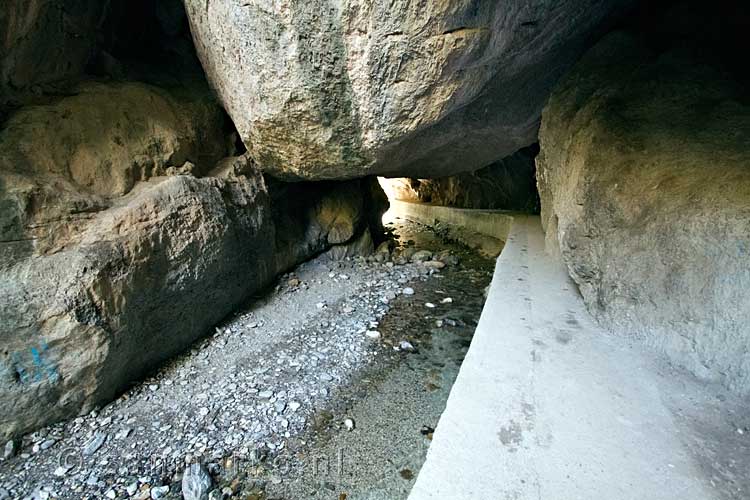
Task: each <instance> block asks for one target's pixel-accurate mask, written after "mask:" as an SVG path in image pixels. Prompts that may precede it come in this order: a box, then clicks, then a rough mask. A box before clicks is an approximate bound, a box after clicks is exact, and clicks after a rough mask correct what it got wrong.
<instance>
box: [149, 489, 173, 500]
mask: <svg viewBox="0 0 750 500" xmlns="http://www.w3.org/2000/svg"><path fill="white" fill-rule="evenodd" d="M167 493H169V486H157V487H155V488H151V498H152V500H159V499H160V498H164V497H165V496H167Z"/></svg>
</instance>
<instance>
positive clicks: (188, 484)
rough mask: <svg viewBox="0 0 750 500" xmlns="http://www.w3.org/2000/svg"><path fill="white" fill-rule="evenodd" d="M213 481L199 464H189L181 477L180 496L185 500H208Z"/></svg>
mask: <svg viewBox="0 0 750 500" xmlns="http://www.w3.org/2000/svg"><path fill="white" fill-rule="evenodd" d="M211 486H213V481H212V479H211V476H210V475H209V473H208V470H206V468H205V467H204V466H203V465H202V464H199V463H194V464H190V466H189V467H188V468H187V469H185V473H184V474H183V476H182V496H183V497H184V499H185V500H208V492H209V490H210V489H211Z"/></svg>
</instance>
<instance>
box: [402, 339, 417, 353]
mask: <svg viewBox="0 0 750 500" xmlns="http://www.w3.org/2000/svg"><path fill="white" fill-rule="evenodd" d="M398 347H399V349H401V350H402V351H406V352H414V351H416V349H415V348H414V346H413V345H412V343H411V342H409V341H408V340H402V341H401V342H399V344H398Z"/></svg>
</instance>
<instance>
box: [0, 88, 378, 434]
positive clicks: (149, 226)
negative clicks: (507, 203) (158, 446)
mask: <svg viewBox="0 0 750 500" xmlns="http://www.w3.org/2000/svg"><path fill="white" fill-rule="evenodd" d="M223 125H224V123H223V120H222V114H221V111H220V109H219V108H218V106H217V105H216V104H215V103H214V102H213V100H212V99H210V98H204V97H203V94H200V93H198V94H194V93H193V92H192V91H189V90H187V89H175V90H174V91H166V90H165V89H158V88H154V87H151V86H148V85H142V84H95V85H93V86H90V85H85V86H83V87H81V88H80V91H79V93H78V95H76V96H72V97H67V98H64V99H62V100H60V101H59V102H56V103H53V104H49V105H47V106H37V107H30V108H24V109H22V110H20V111H18V112H16V113H15V114H13V115H12V116H11V117H10V119H9V121H8V122H7V124H6V127H5V128H4V129H3V130H2V132H0V209H1V211H0V255H2V259H0V346H2V349H0V438H6V437H8V436H11V435H18V434H22V433H25V432H28V431H30V430H33V429H35V428H37V427H40V426H42V425H45V424H48V423H51V422H54V421H56V420H59V419H62V418H67V417H72V416H75V415H77V414H79V413H82V412H87V411H90V410H91V409H93V408H94V407H96V406H97V405H100V404H103V403H106V402H107V401H109V400H111V399H112V398H113V397H114V396H115V395H116V394H117V393H118V392H119V391H121V390H123V389H124V388H125V387H127V385H128V384H130V383H132V382H133V381H135V380H138V378H139V377H142V376H143V375H144V374H146V373H147V372H148V371H149V370H151V369H153V368H155V367H156V366H158V364H159V363H161V362H163V361H164V360H166V359H167V358H169V357H170V356H173V355H174V354H176V353H178V352H180V351H181V350H183V349H185V348H186V347H187V346H188V345H189V344H190V343H191V342H193V341H194V340H196V339H197V338H199V337H200V336H202V335H204V334H206V333H207V332H208V331H210V329H211V328H212V326H213V325H214V324H216V323H217V322H218V321H220V320H221V319H222V318H223V317H224V316H225V315H226V314H228V313H230V312H231V311H232V310H233V309H234V308H235V307H237V305H238V304H239V303H240V302H242V301H243V300H246V298H247V297H248V296H249V295H250V294H252V293H254V292H256V291H258V290H261V289H262V288H263V287H265V286H266V285H267V284H268V283H269V282H270V281H271V280H272V279H273V278H274V276H275V275H276V274H277V273H279V272H281V271H283V270H286V269H287V268H288V267H289V266H292V265H294V264H296V263H298V262H300V261H301V260H304V259H307V258H310V257H312V256H314V255H316V254H318V253H322V252H324V251H326V250H328V249H329V248H331V247H335V246H337V245H351V244H355V243H357V244H358V246H357V248H358V251H367V250H368V247H367V246H364V247H363V246H362V245H361V244H359V242H361V241H362V240H363V238H364V239H365V240H366V239H367V238H368V237H369V238H370V247H371V246H372V240H371V227H372V229H373V230H376V229H377V228H376V227H373V226H371V224H370V220H371V217H373V216H372V214H371V213H365V210H369V209H370V208H372V207H373V203H375V202H374V200H375V197H374V195H373V192H372V190H371V186H370V183H371V181H367V180H357V181H352V182H348V183H331V185H328V186H324V187H320V186H314V185H313V186H307V187H306V188H305V189H304V192H305V200H304V202H303V203H297V202H296V201H295V203H296V204H295V205H294V206H295V211H294V212H290V211H287V210H274V205H275V204H279V205H280V206H282V207H286V206H287V204H288V203H290V200H288V199H284V198H283V196H282V195H283V192H284V189H282V188H277V189H272V190H271V191H273V193H274V194H273V195H272V194H271V193H269V189H268V186H267V184H266V181H265V179H264V178H263V176H262V174H261V172H260V171H259V170H258V169H257V167H256V166H255V165H254V163H253V162H252V161H251V160H250V159H249V158H248V157H247V156H239V157H229V158H225V159H223V160H220V161H219V159H220V158H222V157H223V156H225V155H226V154H227V153H229V152H230V151H231V150H230V148H229V146H228V141H227V137H226V130H224V128H223ZM293 189H300V188H298V187H295V188H293ZM274 197H275V198H276V200H274ZM380 213H382V211H381V212H380ZM365 235H366V236H365ZM346 255H351V254H350V253H349V254H346Z"/></svg>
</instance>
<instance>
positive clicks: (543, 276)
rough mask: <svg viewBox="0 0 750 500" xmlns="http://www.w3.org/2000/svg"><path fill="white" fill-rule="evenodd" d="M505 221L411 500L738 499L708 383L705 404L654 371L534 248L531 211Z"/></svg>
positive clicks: (729, 440) (731, 436)
mask: <svg viewBox="0 0 750 500" xmlns="http://www.w3.org/2000/svg"><path fill="white" fill-rule="evenodd" d="M412 210H413V211H415V212H422V210H423V209H422V208H418V207H413V208H412ZM433 212H434V208H433V209H431V210H430V211H429V213H433ZM446 215H447V212H446ZM481 217H483V216H482V215H478V217H477V218H474V216H469V215H461V216H460V219H461V220H480V218H481ZM446 218H447V217H446ZM454 220H457V219H455V218H454ZM512 221H513V222H512V228H511V229H510V233H509V236H508V241H507V243H506V246H505V250H504V251H503V253H502V255H501V256H500V258H499V259H498V262H497V266H496V269H495V274H494V277H493V281H492V284H491V288H490V293H489V297H488V299H487V302H486V304H485V307H484V310H483V312H482V316H481V319H480V322H479V326H478V327H477V330H476V334H475V336H474V339H473V341H472V344H471V347H470V349H469V352H468V354H467V356H466V359H465V361H464V363H463V365H462V367H461V371H460V373H459V375H458V378H457V380H456V382H455V385H454V386H453V388H452V391H451V394H450V397H449V399H448V402H447V406H446V409H445V412H444V413H443V415H442V417H441V419H440V422H439V424H438V427H437V430H436V433H435V435H434V440H433V442H432V444H431V446H430V450H429V452H428V455H427V460H426V462H425V464H424V466H423V467H422V470H421V472H420V473H419V476H418V478H417V481H416V483H415V486H414V488H413V490H412V492H411V495H410V497H409V499H410V500H428V499H430V500H437V499H440V500H444V499H472V500H482V499H487V500H497V499H514V500H522V499H535V500H539V499H542V500H566V499H571V500H573V499H576V500H581V499H591V500H601V499H603V498H606V499H608V500H625V499H649V500H660V499H664V500H667V499H670V500H671V499H675V498H679V499H681V500H698V499H701V500H706V499H709V498H746V497H744V496H735V495H736V492H737V491H746V490H744V489H742V490H740V489H739V487H738V484H737V481H738V477H739V476H738V475H737V474H738V473H739V474H740V475H742V474H743V473H742V472H739V470H744V469H741V468H740V469H738V468H737V464H736V463H730V464H729V465H728V466H727V467H730V468H732V469H731V470H728V471H727V470H725V469H722V468H723V467H724V465H722V464H721V463H719V462H721V461H722V460H723V459H724V457H721V453H716V451H715V450H716V449H720V450H727V451H726V453H727V454H731V453H734V452H735V451H736V454H737V456H739V457H740V461H742V457H743V455H744V460H745V461H744V463H745V464H747V461H748V457H747V448H743V447H742V446H744V444H742V443H740V444H738V442H737V439H741V438H742V436H739V437H738V436H737V435H736V434H737V433H736V432H735V429H734V428H733V427H734V426H732V424H731V423H728V424H727V425H726V429H725V428H724V425H725V422H728V421H729V418H725V416H724V415H722V413H721V411H722V410H717V409H716V406H715V405H716V399H715V395H716V392H711V391H713V390H714V389H711V391H708V393H709V394H710V397H708V396H707V397H706V398H705V399H703V397H704V395H705V394H706V393H707V391H705V390H704V389H705V388H704V387H703V386H699V385H696V383H694V382H693V379H691V378H681V377H682V376H681V375H679V374H678V375H674V374H672V373H668V375H665V373H666V372H668V370H667V369H665V368H664V365H661V364H660V362H659V361H658V360H656V359H655V358H653V357H652V356H650V353H648V352H647V351H645V350H644V349H642V347H641V346H638V345H635V346H634V345H630V344H628V343H627V341H626V340H625V339H621V338H618V337H614V336H611V335H608V334H607V333H605V332H603V331H601V330H600V329H599V327H598V326H597V325H596V324H594V323H593V321H592V320H591V319H590V317H589V315H588V313H587V312H586V311H585V309H584V306H583V302H582V300H581V299H580V296H579V295H578V292H577V290H576V287H575V285H574V284H573V283H572V282H571V281H570V279H569V277H568V275H567V272H566V271H565V269H564V267H563V266H562V264H561V263H560V262H559V261H558V260H557V259H555V258H554V257H550V256H549V255H548V254H546V253H545V251H544V237H543V234H542V230H541V225H540V221H539V218H538V217H532V216H515V217H513V218H512ZM494 223H498V226H496V227H500V229H496V230H498V231H499V232H500V233H501V234H502V233H503V231H504V229H502V224H504V223H503V222H497V221H496V222H493V223H488V225H487V226H486V227H488V228H489V229H487V230H491V228H492V224H494ZM477 227H478V226H477ZM725 404H726V403H725ZM701 405H703V406H701ZM685 408H690V410H688V412H690V411H693V409H695V411H694V412H693V413H694V415H693V414H691V415H690V416H687V414H686V413H685ZM700 419H705V421H701V420H700ZM718 422H722V424H721V425H718ZM709 425H710V426H712V427H711V428H714V427H715V428H719V429H721V432H720V433H719V434H721V433H723V434H725V435H724V436H718V434H715V435H712V436H710V439H713V440H717V441H720V440H722V439H725V440H726V441H725V442H726V445H725V444H723V443H722V444H721V445H720V446H712V445H707V444H706V443H707V442H708V441H707V440H706V439H704V436H701V435H698V434H697V432H698V431H696V429H700V428H709V427H708V426H709ZM691 443H700V445H698V446H694V445H691ZM712 448H713V450H712ZM707 450H708V451H707ZM730 450H733V451H730ZM737 450H738V451H737ZM702 454H703V455H702ZM732 460H734V459H731V460H729V462H731V461H732ZM725 473H726V474H727V476H726V477H732V481H733V484H731V485H729V484H728V485H727V491H728V492H729V494H728V495H724V494H722V495H719V494H717V492H716V491H714V488H718V487H719V486H716V484H718V483H719V482H714V478H716V477H723V476H724V475H725ZM744 480H745V481H747V475H745V476H744ZM741 486H742V488H744V487H745V486H747V485H746V484H744V485H741ZM722 493H723V490H722Z"/></svg>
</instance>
